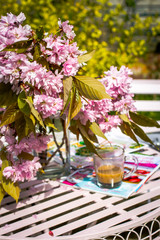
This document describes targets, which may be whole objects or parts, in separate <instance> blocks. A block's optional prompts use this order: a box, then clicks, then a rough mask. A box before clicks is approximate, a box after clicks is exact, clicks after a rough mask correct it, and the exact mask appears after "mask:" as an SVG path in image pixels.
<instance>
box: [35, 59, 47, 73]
mask: <svg viewBox="0 0 160 240" xmlns="http://www.w3.org/2000/svg"><path fill="white" fill-rule="evenodd" d="M36 61H37V62H38V63H39V64H41V65H42V66H43V67H45V68H46V69H47V70H49V63H48V62H47V60H46V58H44V57H42V56H40V57H39V58H38V59H37V60H36Z"/></svg>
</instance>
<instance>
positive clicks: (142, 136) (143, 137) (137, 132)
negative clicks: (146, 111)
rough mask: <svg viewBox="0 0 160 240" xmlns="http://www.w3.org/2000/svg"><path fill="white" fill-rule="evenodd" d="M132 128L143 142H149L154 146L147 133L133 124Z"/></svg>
mask: <svg viewBox="0 0 160 240" xmlns="http://www.w3.org/2000/svg"><path fill="white" fill-rule="evenodd" d="M131 127H132V129H133V131H134V133H135V134H136V135H137V136H139V137H140V138H141V139H142V140H144V141H145V142H149V143H151V144H153V142H152V141H151V139H150V138H149V137H148V136H147V135H146V134H145V132H144V131H143V130H142V129H141V128H140V127H139V126H138V125H137V124H135V123H133V122H131Z"/></svg>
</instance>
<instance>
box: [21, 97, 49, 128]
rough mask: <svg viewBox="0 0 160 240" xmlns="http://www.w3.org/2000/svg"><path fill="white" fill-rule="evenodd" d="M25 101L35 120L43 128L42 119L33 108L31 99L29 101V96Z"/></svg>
mask: <svg viewBox="0 0 160 240" xmlns="http://www.w3.org/2000/svg"><path fill="white" fill-rule="evenodd" d="M26 102H27V103H28V104H29V106H30V109H31V113H32V114H33V116H34V117H35V118H36V119H37V121H38V122H39V124H40V125H41V126H42V127H43V128H45V126H44V123H43V120H42V118H41V116H40V114H39V112H38V111H37V110H36V109H35V108H34V106H33V103H32V101H31V99H30V98H29V97H28V98H27V99H26Z"/></svg>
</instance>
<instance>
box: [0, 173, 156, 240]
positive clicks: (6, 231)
mask: <svg viewBox="0 0 160 240" xmlns="http://www.w3.org/2000/svg"><path fill="white" fill-rule="evenodd" d="M21 187H22V192H21V195H20V201H19V202H18V203H17V204H16V203H15V201H13V199H12V198H11V197H9V196H6V197H5V199H4V200H3V201H2V206H1V209H0V240H3V239H12V240H13V239H14V240H15V239H16V240H18V239H21V240H22V239H34V240H35V239H43V240H44V239H45V240H48V239H57V240H58V239H59V240H62V239H63V240H67V239H74V240H80V239H83V240H85V239H96V240H98V239H109V240H110V239H114V240H119V239H125V240H127V239H129V240H130V239H141V240H142V239H147V240H148V239H156V240H158V239H160V171H157V172H156V173H155V174H154V175H153V176H152V177H151V179H150V180H149V181H148V182H147V183H146V184H145V185H144V186H143V187H142V188H141V189H140V191H139V192H138V193H136V194H133V195H132V196H131V197H130V198H129V199H127V200H126V199H121V198H118V197H110V196H106V195H102V194H99V193H93V192H88V191H85V190H82V189H81V190H80V189H73V188H72V187H70V186H64V185H61V184H60V183H59V182H57V181H51V180H50V181H49V180H34V181H32V182H28V183H23V184H22V185H21ZM140 226H141V227H140ZM49 231H52V232H53V233H54V237H53V236H50V235H49ZM146 236H148V238H146Z"/></svg>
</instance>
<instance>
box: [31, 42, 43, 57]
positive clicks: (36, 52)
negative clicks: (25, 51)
mask: <svg viewBox="0 0 160 240" xmlns="http://www.w3.org/2000/svg"><path fill="white" fill-rule="evenodd" d="M40 56H41V51H40V45H39V44H38V43H37V44H36V45H35V46H34V52H33V60H37V59H39V58H40Z"/></svg>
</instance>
